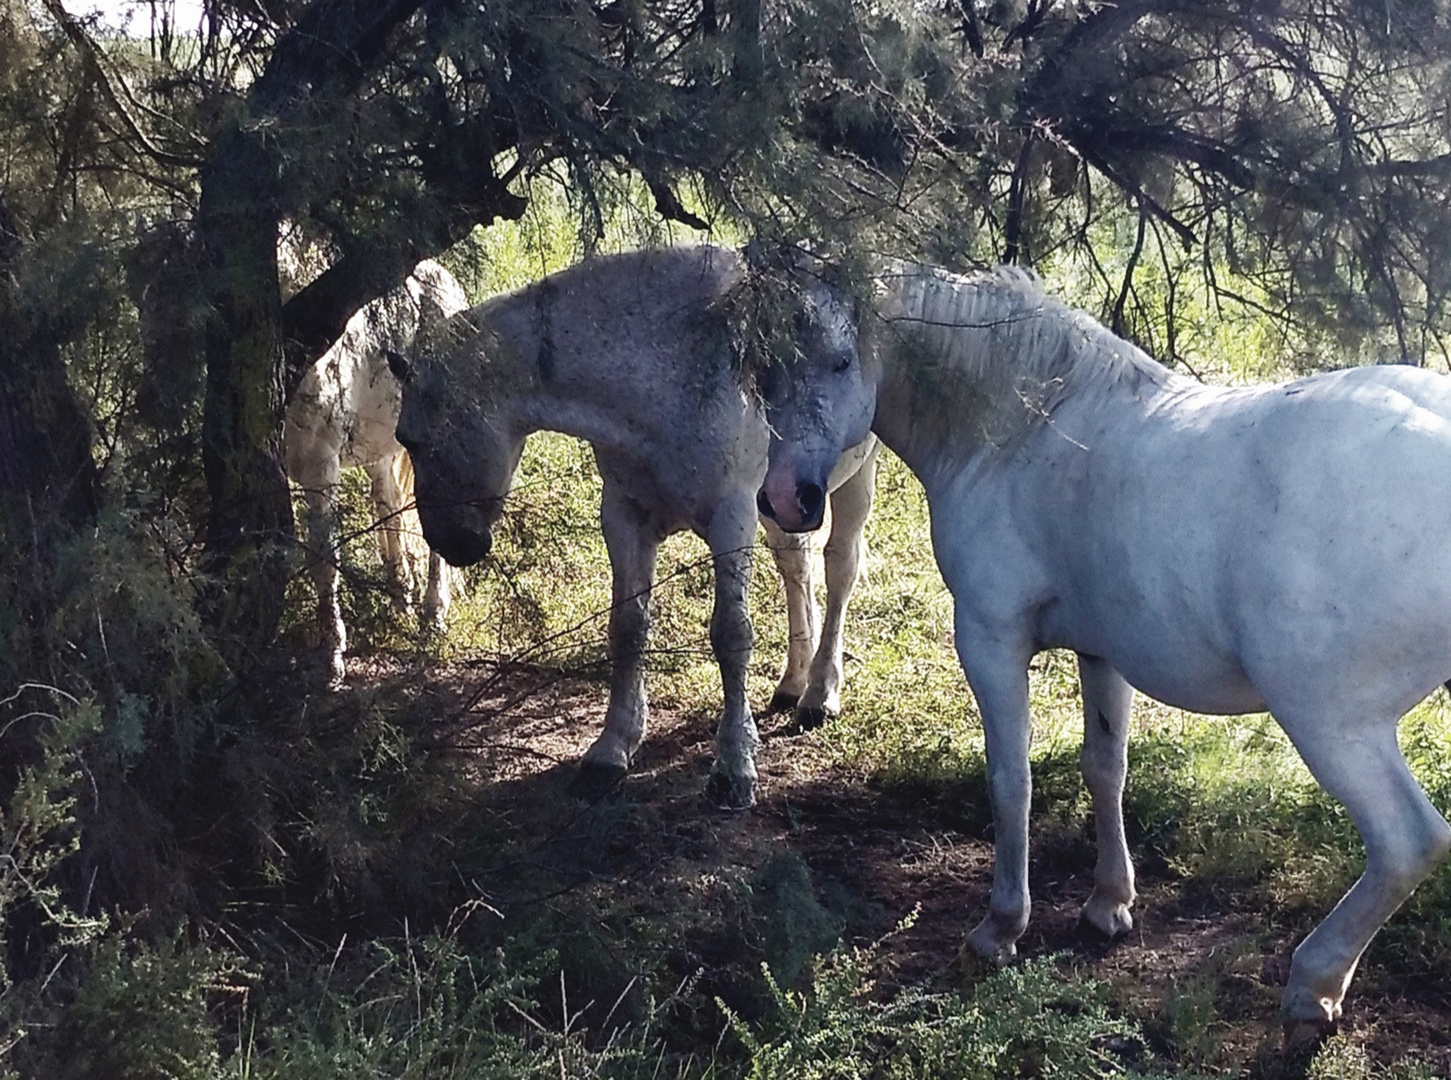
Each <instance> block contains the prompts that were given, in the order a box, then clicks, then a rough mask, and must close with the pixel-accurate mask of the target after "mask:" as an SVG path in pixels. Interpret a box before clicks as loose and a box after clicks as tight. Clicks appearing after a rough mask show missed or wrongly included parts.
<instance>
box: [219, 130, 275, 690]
mask: <svg viewBox="0 0 1451 1080" xmlns="http://www.w3.org/2000/svg"><path fill="white" fill-rule="evenodd" d="M264 138H265V137H264V136H263V135H262V134H260V133H259V132H258V131H257V130H256V129H253V130H251V131H248V130H246V129H245V128H244V126H243V125H242V124H241V123H234V124H233V126H232V127H231V129H230V130H229V131H227V132H225V133H223V134H222V135H221V136H220V137H219V138H218V141H217V143H216V144H215V146H214V150H213V153H212V155H211V158H210V161H209V163H208V165H207V167H206V168H205V169H204V170H203V173H202V185H201V187H202V198H201V206H200V211H199V213H198V215H197V237H198V240H199V242H200V249H201V258H202V287H203V291H204V293H205V295H206V297H207V299H208V301H209V303H210V307H211V316H210V319H209V321H208V324H207V330H206V362H207V373H206V400H205V406H204V411H203V415H202V468H203V470H204V472H205V475H206V482H207V492H208V495H209V496H210V501H211V509H210V516H209V518H208V521H207V529H206V557H205V559H204V563H203V569H204V571H205V572H206V575H207V578H208V582H207V585H206V588H205V589H204V591H203V601H202V614H203V617H204V618H205V620H206V622H207V625H208V628H209V630H210V631H211V633H212V636H213V640H214V643H215V644H216V646H217V648H218V649H219V650H220V651H221V653H222V655H223V656H224V657H226V659H227V660H228V662H229V663H231V664H232V665H233V666H234V667H236V666H238V665H245V664H246V662H247V659H248V657H249V656H251V655H253V654H255V652H256V651H257V650H259V649H261V648H263V647H265V646H266V645H268V644H269V643H270V642H271V641H272V639H273V636H274V634H275V633H276V630H277V624H278V620H279V619H280V618H281V615H282V602H283V595H284V593H285V591H286V587H287V577H288V571H289V561H290V560H289V553H290V550H291V548H292V545H293V522H292V499H291V496H290V495H289V493H288V489H287V477H286V474H285V472H284V470H283V465H282V418H283V408H284V399H283V387H282V382H281V373H282V370H283V349H282V331H281V326H282V301H281V294H280V290H279V286H278V276H277V229H278V218H279V211H278V209H277V206H278V202H277V199H276V197H275V192H274V190H273V188H274V182H273V178H274V177H275V176H276V175H277V171H278V170H277V168H276V163H275V162H274V161H273V160H272V157H273V155H272V154H271V153H270V152H269V150H268V148H267V146H266V143H265V141H264Z"/></svg>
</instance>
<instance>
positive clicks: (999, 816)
mask: <svg viewBox="0 0 1451 1080" xmlns="http://www.w3.org/2000/svg"><path fill="white" fill-rule="evenodd" d="M956 632H957V654H958V658H959V659H960V660H961V662H962V668H963V671H964V672H965V673H966V675H967V682H968V685H969V686H970V687H972V692H973V695H974V696H975V697H976V698H977V705H978V710H979V712H981V714H982V726H983V734H984V737H985V742H986V750H987V777H988V796H989V799H990V800H991V802H992V810H993V887H992V895H991V897H990V898H989V901H988V913H987V916H986V917H985V918H984V919H983V920H982V922H980V923H978V925H977V927H976V928H975V929H974V930H973V931H972V933H971V934H969V935H968V938H967V944H968V947H969V948H971V949H972V951H973V952H975V953H977V954H978V955H979V956H982V957H984V958H986V959H988V960H990V961H992V962H993V963H995V964H1004V963H1007V961H1008V960H1010V959H1011V958H1012V957H1013V956H1014V955H1016V953H1017V951H1018V950H1017V945H1016V942H1017V940H1018V938H1019V937H1021V936H1022V934H1023V931H1024V930H1026V929H1027V927H1028V905H1029V896H1028V805H1029V802H1030V800H1031V798H1032V794H1033V780H1032V775H1031V773H1030V771H1029V767H1028V741H1029V735H1030V725H1031V720H1030V717H1029V714H1028V660H1029V659H1030V658H1031V655H1032V653H1031V650H1030V649H1027V648H1024V647H1021V646H1017V645H1005V644H1004V642H1003V641H1002V640H1001V638H1000V637H999V636H998V635H995V634H990V633H984V632H983V631H982V628H980V627H978V626H976V625H969V624H968V623H967V621H966V620H964V619H963V618H962V617H961V612H960V609H959V615H958V619H957V628H956Z"/></svg>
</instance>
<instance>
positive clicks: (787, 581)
mask: <svg viewBox="0 0 1451 1080" xmlns="http://www.w3.org/2000/svg"><path fill="white" fill-rule="evenodd" d="M761 521H762V524H763V525H764V526H765V529H766V546H767V547H768V548H770V550H771V557H772V558H773V559H775V561H776V570H777V572H778V573H779V574H780V575H781V583H782V586H783V588H784V590H785V593H786V622H787V626H788V631H787V638H786V670H785V671H783V672H782V673H781V679H780V681H779V682H778V683H777V684H776V692H775V693H774V694H772V695H771V704H770V705H769V706H767V710H766V711H767V712H769V713H779V712H787V711H788V710H792V709H795V708H796V704H797V702H799V701H800V700H801V694H802V692H803V691H805V689H806V681H807V678H808V676H809V674H810V668H811V657H812V654H813V653H814V652H815V650H816V638H817V630H818V627H819V625H820V621H821V612H820V609H819V608H817V606H816V582H815V573H814V566H815V560H814V559H813V557H812V556H813V554H814V552H813V551H812V541H811V537H812V534H810V533H788V532H782V531H781V529H780V528H779V527H778V526H777V525H776V524H775V523H774V522H772V521H770V520H769V519H766V518H762V519H761Z"/></svg>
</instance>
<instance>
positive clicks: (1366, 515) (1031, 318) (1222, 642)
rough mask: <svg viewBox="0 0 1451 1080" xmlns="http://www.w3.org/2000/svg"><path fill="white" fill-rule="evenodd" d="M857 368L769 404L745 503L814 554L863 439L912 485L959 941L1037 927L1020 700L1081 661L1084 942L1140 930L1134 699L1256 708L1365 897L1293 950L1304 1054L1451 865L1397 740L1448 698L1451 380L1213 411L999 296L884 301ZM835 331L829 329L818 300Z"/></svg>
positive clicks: (919, 288) (1212, 709)
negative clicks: (759, 472) (873, 441)
mask: <svg viewBox="0 0 1451 1080" xmlns="http://www.w3.org/2000/svg"><path fill="white" fill-rule="evenodd" d="M877 284H878V290H879V295H878V296H877V297H876V299H875V301H874V304H873V305H872V306H873V307H874V311H873V312H871V313H869V314H868V315H866V316H865V318H864V319H863V321H862V322H861V323H860V329H861V340H860V350H859V359H858V353H857V351H856V350H854V349H852V348H850V347H849V346H848V347H844V348H843V350H842V353H841V355H840V356H837V357H829V356H827V357H818V358H810V357H808V358H806V359H804V360H802V361H801V362H799V363H796V364H794V365H791V366H790V369H789V371H788V372H787V373H786V374H785V376H784V378H783V379H782V386H781V387H780V388H779V389H778V390H777V392H776V393H775V394H774V395H773V398H772V400H770V401H769V402H768V405H769V408H768V415H769V416H770V417H771V420H772V423H773V424H774V425H775V429H776V431H777V432H778V433H779V434H778V438H777V439H775V440H774V441H773V444H772V448H771V464H770V469H769V472H768V474H767V478H766V483H765V485H764V489H763V501H764V502H765V503H766V505H767V506H768V507H769V508H770V509H771V511H772V512H773V513H774V514H775V516H776V518H777V521H778V522H779V523H780V524H781V525H782V526H783V527H784V528H787V529H809V528H811V527H812V526H813V525H814V524H815V522H816V518H817V513H818V512H817V510H816V505H817V503H818V502H819V495H818V492H819V490H820V487H821V485H823V484H824V483H825V482H826V477H827V476H828V475H829V474H830V473H831V471H832V470H833V469H834V468H835V467H836V463H837V461H838V459H839V458H840V456H841V454H842V452H843V451H844V450H845V449H846V448H847V447H850V446H852V445H854V444H855V443H857V442H858V441H859V440H861V439H862V438H864V437H865V436H866V434H867V433H868V432H869V431H875V432H876V433H877V434H878V435H879V436H880V437H881V439H882V441H883V442H885V443H886V444H887V445H888V446H889V447H891V448H892V449H893V450H894V451H896V452H897V453H898V454H899V455H901V457H902V458H903V460H904V461H906V463H907V464H908V466H910V467H911V469H912V471H913V472H914V473H916V475H917V477H918V478H919V479H920V480H921V481H922V484H923V486H924V488H925V489H926V493H927V500H928V505H929V507H930V509H931V515H932V537H933V546H934V548H935V551H936V555H937V562H938V565H939V567H940V568H941V570H942V576H943V578H944V579H945V581H946V583H947V586H948V588H949V589H950V590H951V592H952V595H953V598H954V600H955V601H956V644H957V651H958V656H959V658H960V660H961V662H962V667H963V670H964V671H965V672H966V674H967V679H968V682H969V684H970V685H971V687H972V690H973V693H974V694H975V695H976V697H977V701H978V705H979V708H980V710H981V713H982V719H983V726H984V730H985V734H986V743H987V756H988V782H989V788H990V795H991V799H992V806H993V819H994V825H995V845H996V856H997V857H996V865H995V867H994V878H993V888H992V897H991V900H990V903H989V906H988V914H987V917H986V918H985V919H984V920H983V921H982V922H981V923H980V924H979V925H978V927H977V928H976V929H975V930H973V932H972V934H971V937H970V938H969V942H970V944H971V945H972V947H973V948H974V949H975V950H976V951H977V952H978V953H980V954H981V955H983V956H987V957H990V958H993V959H995V960H999V961H1001V960H1004V959H1006V958H1007V957H1009V956H1011V955H1012V954H1013V952H1014V942H1015V940H1016V939H1017V938H1018V936H1019V935H1020V934H1022V932H1023V930H1024V928H1025V927H1026V925H1027V922H1028V880H1027V871H1028V804H1029V789H1030V777H1029V769H1028V740H1029V727H1030V721H1029V715H1028V681H1027V667H1028V663H1029V661H1030V660H1031V659H1032V657H1033V656H1034V654H1036V653H1037V652H1039V651H1040V650H1043V649H1047V648H1054V647H1062V648H1069V649H1073V650H1074V651H1075V652H1076V653H1077V654H1078V662H1079V671H1080V674H1081V677H1082V682H1083V708H1084V746H1083V759H1082V761H1083V773H1084V778H1085V780H1086V781H1087V784H1088V788H1089V791H1090V793H1091V795H1092V797H1093V811H1094V820H1095V823H1096V827H1097V833H1098V848H1099V850H1098V865H1097V869H1096V870H1095V873H1094V882H1095V884H1094V889H1093V893H1092V895H1091V896H1090V897H1089V900H1088V903H1087V906H1086V907H1085V908H1084V916H1085V918H1086V919H1087V921H1088V922H1089V923H1091V924H1092V925H1093V926H1096V927H1097V928H1098V929H1100V930H1102V931H1103V932H1105V933H1107V934H1110V935H1115V934H1120V933H1123V932H1125V931H1126V930H1128V929H1129V928H1130V927H1131V926H1132V924H1133V919H1132V916H1131V915H1130V912H1129V906H1130V904H1132V902H1133V900H1134V875H1133V868H1132V866H1131V865H1130V862H1129V852H1128V847H1127V845H1126V843H1125V841H1124V831H1123V816H1122V809H1121V801H1122V794H1123V785H1124V773H1125V765H1126V744H1127V739H1128V730H1129V709H1130V705H1131V699H1132V696H1133V691H1132V690H1131V689H1130V687H1131V686H1132V687H1137V688H1138V689H1140V690H1142V691H1143V692H1144V693H1146V694H1148V695H1150V696H1152V697H1154V698H1157V699H1159V700H1160V701H1164V702H1167V703H1169V704H1171V705H1177V706H1179V707H1181V708H1185V709H1192V710H1194V711H1197V712H1203V713H1221V714H1227V713H1241V712H1254V711H1259V710H1268V711H1269V712H1270V713H1272V714H1273V715H1274V717H1275V719H1276V720H1277V721H1278V722H1279V724H1280V726H1281V727H1282V728H1284V730H1285V732H1286V734H1288V735H1289V737H1290V739H1291V741H1292V742H1293V743H1294V745H1295V747H1296V749H1297V750H1298V751H1299V752H1300V755H1301V756H1302V757H1303V758H1304V760H1305V763H1306V764H1307V765H1308V766H1309V768H1310V771H1311V772H1312V773H1313V774H1314V776H1315V778H1316V779H1317V780H1318V781H1319V782H1320V784H1321V785H1322V786H1323V787H1324V788H1325V790H1326V791H1328V792H1329V793H1330V794H1331V795H1332V796H1334V797H1335V798H1336V799H1338V800H1340V802H1342V803H1343V804H1344V805H1345V807H1346V809H1347V810H1348V811H1349V812H1350V816H1351V819H1352V820H1353V821H1354V822H1355V826H1356V828H1357V829H1358V830H1359V832H1360V835H1361V837H1362V839H1363V840H1364V842H1365V848H1366V867H1365V872H1364V874H1363V875H1362V876H1361V878H1360V879H1359V880H1358V881H1357V882H1356V883H1355V885H1354V886H1353V887H1352V888H1351V889H1350V891H1349V892H1348V893H1347V894H1346V895H1345V897H1344V898H1343V899H1342V900H1341V901H1340V903H1339V904H1338V905H1337V906H1336V908H1335V910H1334V911H1332V912H1331V913H1330V915H1329V916H1328V917H1327V918H1326V919H1325V920H1324V921H1323V922H1321V923H1320V925H1319V926H1317V927H1316V928H1315V930H1314V931H1313V932H1312V933H1311V934H1310V935H1309V936H1308V937H1307V938H1306V939H1305V940H1304V941H1303V942H1302V943H1301V944H1300V946H1299V947H1298V948H1297V949H1296V950H1295V955H1294V960H1293V963H1292V965H1291V970H1290V977H1289V983H1288V985H1287V987H1286V989H1285V996H1284V1005H1283V1014H1284V1018H1285V1020H1286V1023H1287V1027H1288V1029H1289V1031H1290V1033H1291V1035H1292V1036H1293V1037H1301V1036H1304V1035H1313V1034H1315V1033H1316V1032H1318V1031H1321V1030H1324V1028H1325V1027H1326V1026H1327V1025H1329V1024H1332V1023H1333V1022H1334V1021H1335V1020H1336V1019H1337V1018H1338V1017H1339V1016H1340V1013H1341V1007H1342V1001H1343V999H1344V996H1345V992H1346V988H1347V987H1348V985H1349V983H1350V979H1351V976H1352V975H1353V974H1354V972H1355V967H1356V964H1357V963H1358V961H1359V959H1360V956H1361V953H1362V952H1363V951H1364V949H1365V947H1366V945H1367V944H1368V943H1369V942H1370V939H1371V937H1372V936H1373V935H1374V934H1375V932H1376V930H1378V929H1379V928H1380V926H1381V925H1382V924H1383V923H1384V922H1385V920H1386V919H1387V918H1388V917H1389V916H1390V914H1391V913H1392V912H1393V911H1395V910H1396V908H1397V907H1399V906H1400V904H1401V903H1402V902H1403V901H1404V900H1405V899H1406V897H1407V896H1409V895H1410V893H1411V890H1412V889H1413V888H1414V887H1415V886H1416V884H1417V883H1418V882H1420V881H1421V880H1422V879H1423V878H1425V877H1426V875H1427V874H1429V873H1430V872H1431V870H1432V869H1433V868H1434V867H1435V866H1436V865H1437V864H1438V863H1439V862H1440V861H1441V860H1442V858H1443V857H1444V856H1445V855H1446V853H1447V850H1448V849H1451V827H1448V825H1447V823H1446V821H1445V820H1444V819H1443V818H1442V817H1441V815H1440V814H1439V813H1438V812H1437V811H1436V809H1435V807H1433V806H1432V805H1431V803H1430V801H1429V800H1428V799H1427V798H1426V795H1425V793H1424V792H1423V791H1422V790H1421V788H1420V786H1419V785H1418V784H1417V783H1416V781H1415V779H1414V778H1413V777H1412V775H1411V772H1410V770H1409V769H1408V768H1407V766H1406V762H1405V759H1404V758H1403V757H1402V755H1401V751H1400V748H1399V747H1398V745H1397V742H1396V727H1397V723H1398V721H1399V719H1400V717H1401V716H1402V715H1403V714H1404V713H1405V712H1406V711H1407V710H1409V709H1410V708H1411V707H1412V706H1413V705H1415V704H1416V703H1417V702H1419V701H1420V700H1422V699H1423V698H1424V697H1426V696H1427V695H1428V694H1429V693H1431V692H1432V691H1433V690H1434V689H1435V688H1436V687H1438V686H1440V685H1441V684H1442V682H1443V681H1444V680H1446V679H1447V677H1448V676H1451V380H1448V379H1447V378H1445V377H1444V376H1441V375H1436V374H1433V373H1431V372H1428V371H1424V370H1420V369H1417V368H1411V367H1374V368H1358V369H1352V370H1347V371H1336V372H1331V373H1328V374H1324V375H1317V376H1314V377H1312V378H1307V379H1300V380H1298V381H1295V382H1291V383H1285V384H1279V385H1266V386H1253V387H1243V388H1235V389H1222V388H1217V387H1209V386H1204V385H1202V384H1200V383H1199V382H1196V381H1193V380H1191V379H1187V378H1184V377H1182V376H1179V375H1176V374H1174V373H1172V372H1170V371H1169V370H1168V369H1166V368H1164V367H1162V366H1161V365H1159V364H1157V363H1156V362H1154V361H1153V360H1152V359H1150V358H1149V357H1148V356H1146V355H1144V354H1143V353H1142V352H1140V351H1139V350H1138V349H1136V348H1134V347H1133V346H1132V345H1129V344H1127V343H1126V342H1124V341H1121V340H1120V339H1118V338H1116V337H1114V336H1113V335H1112V334H1110V333H1109V332H1108V331H1107V330H1106V329H1104V328H1103V327H1102V326H1100V325H1099V324H1098V323H1097V322H1095V321H1094V320H1093V319H1091V318H1090V317H1088V316H1087V315H1084V314H1082V313H1080V312H1075V311H1072V310H1070V309H1068V308H1066V307H1065V306H1064V305H1062V304H1060V303H1057V302H1056V301H1054V300H1051V299H1049V298H1047V297H1046V296H1045V295H1044V293H1043V290H1042V287H1041V286H1040V285H1039V284H1038V282H1037V281H1036V279H1034V278H1032V277H1031V276H1029V275H1026V274H1024V273H1022V272H1015V271H1010V270H1004V271H1000V272H997V273H992V274H984V275H978V276H973V277H959V276H955V275H952V274H949V273H947V272H945V271H942V270H938V269H934V268H931V267H926V266H910V265H908V266H897V267H895V268H893V269H891V270H888V271H887V272H885V273H884V274H882V275H881V277H880V279H879V281H878V283H877ZM815 295H816V297H817V299H818V303H819V305H820V310H821V313H822V317H823V318H825V319H826V320H827V321H829V322H832V323H834V324H837V323H840V322H841V320H842V319H843V318H844V315H843V312H844V311H845V306H844V305H843V304H841V303H839V302H837V301H836V300H835V299H834V298H833V297H832V295H831V294H830V293H829V292H828V291H827V290H826V289H825V288H824V287H821V288H818V289H817V290H816V293H815Z"/></svg>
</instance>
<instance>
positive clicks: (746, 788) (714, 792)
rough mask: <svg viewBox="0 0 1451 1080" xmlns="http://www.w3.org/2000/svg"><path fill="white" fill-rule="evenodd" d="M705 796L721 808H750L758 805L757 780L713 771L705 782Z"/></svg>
mask: <svg viewBox="0 0 1451 1080" xmlns="http://www.w3.org/2000/svg"><path fill="white" fill-rule="evenodd" d="M705 797H706V799H708V800H709V801H710V803H711V804H712V805H713V806H716V807H718V808H719V809H721V810H749V809H750V808H751V807H753V806H755V805H756V782H755V781H754V780H752V779H750V778H749V777H745V776H736V777H731V776H727V775H726V774H725V773H723V772H714V771H712V772H711V774H710V779H709V780H707V781H706V782H705Z"/></svg>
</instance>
